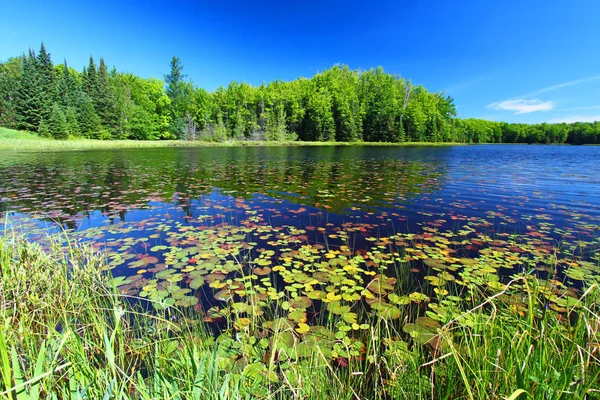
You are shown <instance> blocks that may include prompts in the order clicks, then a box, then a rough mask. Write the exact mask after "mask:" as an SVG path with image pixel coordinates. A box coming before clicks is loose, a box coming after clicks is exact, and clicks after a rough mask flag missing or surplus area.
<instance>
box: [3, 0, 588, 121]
mask: <svg viewBox="0 0 600 400" xmlns="http://www.w3.org/2000/svg"><path fill="white" fill-rule="evenodd" d="M0 15H1V16H2V19H1V21H2V23H1V24H0V61H5V60H7V59H8V58H10V57H14V56H19V55H21V54H23V53H24V52H26V51H27V50H28V49H29V48H30V47H31V48H33V49H34V50H36V51H37V50H38V49H39V47H40V44H41V42H44V44H45V45H46V48H47V50H48V51H49V52H50V54H51V56H52V59H53V61H54V63H55V64H59V63H62V62H63V60H64V59H66V60H67V62H68V64H69V65H70V66H72V67H74V68H76V69H78V70H81V69H82V68H83V66H85V65H87V63H88V60H89V55H90V54H92V55H93V56H94V58H95V59H96V60H98V59H99V58H100V57H104V59H105V61H106V63H107V64H108V65H109V66H111V67H112V66H115V67H116V68H117V70H118V71H120V72H130V73H134V74H136V75H140V76H143V77H147V78H149V77H156V78H160V79H162V78H163V77H164V75H165V74H166V73H168V72H169V62H170V60H171V58H172V57H173V56H177V57H179V58H180V59H181V62H182V64H183V66H184V69H183V72H184V73H185V74H186V75H187V77H188V79H191V80H192V81H193V82H194V84H195V85H197V86H200V87H203V88H205V89H207V90H209V91H212V90H214V89H216V88H217V87H219V86H226V85H228V84H229V82H231V81H232V80H235V81H238V82H241V81H245V82H248V83H250V84H252V85H260V84H261V83H262V82H270V81H272V80H275V79H281V80H292V79H296V78H298V77H300V76H304V77H311V76H313V75H314V74H315V73H317V72H319V71H322V70H323V69H325V68H329V67H331V66H333V65H335V64H347V65H349V66H350V68H352V69H360V70H365V69H369V68H372V67H377V66H382V67H383V68H384V69H385V71H387V72H389V73H394V74H399V75H401V76H402V77H404V78H407V79H410V80H411V81H412V82H413V83H414V84H417V85H423V86H424V87H425V88H427V89H428V90H429V91H433V92H437V91H444V92H446V94H448V95H450V96H452V97H453V98H454V102H455V104H456V106H457V113H458V116H459V117H461V118H484V119H489V120H496V121H508V122H527V123H538V122H573V121H593V120H600V23H598V16H600V1H599V0H476V1H475V0H460V1H457V0H396V1H383V0H370V1H352V0H345V1H338V0H333V1H327V0H321V1H316V0H315V1H313V0H303V1H301V0H279V1H275V0H263V1H251V0H246V1H227V0H219V1H214V0H213V1H191V0H188V1H183V0H171V1H168V0H143V1H141V0H140V1H125V0H120V1H115V0H104V1H96V2H91V1H89V2H88V1H85V0H79V1H66V0H53V1H47V0H44V1H26V0H0Z"/></svg>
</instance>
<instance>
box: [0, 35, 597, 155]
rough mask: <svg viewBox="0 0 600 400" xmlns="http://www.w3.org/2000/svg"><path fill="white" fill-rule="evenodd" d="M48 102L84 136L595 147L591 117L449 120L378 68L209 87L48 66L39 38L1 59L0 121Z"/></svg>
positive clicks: (35, 111)
mask: <svg viewBox="0 0 600 400" xmlns="http://www.w3.org/2000/svg"><path fill="white" fill-rule="evenodd" d="M54 102H58V103H59V104H60V105H61V106H62V107H63V109H64V110H65V113H66V110H67V109H68V108H69V107H74V109H75V111H76V114H77V120H78V124H79V128H80V129H79V130H80V131H81V135H83V136H84V137H89V138H104V139H127V138H131V139H135V140H156V139H187V140H207V141H225V140H230V139H233V140H269V141H281V140H298V139H299V140H302V141H324V142H331V141H336V142H357V141H367V142H391V143H398V142H400V143H401V142H429V143H438V142H462V143H547V144H552V143H571V144H600V123H598V122H595V123H574V124H545V123H544V124H508V123H504V122H493V121H485V120H477V119H464V120H463V119H458V118H456V107H455V106H454V100H453V99H452V98H451V97H450V96H447V95H445V94H444V93H431V92H428V91H427V90H426V89H425V88H423V87H422V86H414V85H412V84H411V82H410V81H408V80H406V79H404V78H402V77H400V76H396V75H392V74H389V73H386V72H385V71H384V70H383V68H381V67H379V68H376V69H370V70H367V71H358V70H351V69H350V68H349V67H348V66H347V65H335V66H333V67H332V68H330V69H327V70H324V71H323V72H320V73H317V74H316V75H315V76H313V77H312V78H310V79H307V78H299V79H297V80H294V81H290V82H282V81H279V80H276V81H273V82H271V83H269V84H262V85H260V86H257V87H253V86H250V85H249V84H247V83H245V82H242V83H239V82H236V81H232V82H231V83H230V84H229V85H228V86H227V87H220V88H218V89H217V90H215V91H214V92H212V93H209V92H207V91H206V90H204V89H202V88H198V87H195V86H194V84H193V83H192V82H191V81H188V80H186V76H185V75H184V74H183V64H182V63H181V60H180V59H179V58H177V57H173V58H172V59H171V63H170V71H169V73H168V74H166V75H165V77H164V81H160V80H158V79H143V78H140V77H138V76H135V75H132V74H124V73H119V72H117V71H116V70H113V71H111V72H109V71H108V69H107V66H106V63H105V61H104V59H103V58H100V63H99V65H96V63H95V61H94V59H93V57H92V56H90V59H89V63H88V65H87V67H85V68H84V69H83V71H82V73H81V74H79V73H78V72H77V71H75V70H73V69H72V68H69V67H68V65H67V62H66V61H65V62H64V64H62V65H59V66H57V67H53V64H52V60H51V58H50V54H49V53H48V52H47V51H46V48H45V47H44V45H43V44H42V47H41V49H40V52H39V54H38V55H36V54H35V53H34V52H33V51H31V50H30V51H29V53H28V54H27V55H23V57H21V58H11V59H9V60H8V61H6V62H5V63H2V64H0V125H1V126H5V127H11V128H18V129H22V130H27V131H31V132H37V131H38V128H39V127H40V122H41V121H42V119H43V120H45V121H46V122H44V125H43V126H42V127H41V128H42V131H44V132H45V131H47V123H48V120H49V118H50V114H51V113H52V107H53V104H54ZM90 102H91V108H90ZM72 130H74V131H76V129H74V128H73V129H72ZM70 135H71V136H76V135H74V134H70Z"/></svg>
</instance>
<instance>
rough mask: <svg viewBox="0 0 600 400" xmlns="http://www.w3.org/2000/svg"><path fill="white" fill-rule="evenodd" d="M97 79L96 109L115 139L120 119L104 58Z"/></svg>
mask: <svg viewBox="0 0 600 400" xmlns="http://www.w3.org/2000/svg"><path fill="white" fill-rule="evenodd" d="M92 61H93V60H92ZM96 79H97V82H96V91H95V94H96V97H95V98H93V99H92V100H93V101H94V108H95V109H96V114H98V117H100V122H101V123H102V125H103V126H104V127H105V128H107V129H108V130H109V131H110V133H111V135H112V136H113V137H115V136H117V135H118V132H117V121H118V117H117V110H116V104H115V97H114V94H113V92H112V89H111V87H110V84H109V76H108V70H107V69H106V64H105V63H104V58H100V66H99V67H98V74H97V78H96Z"/></svg>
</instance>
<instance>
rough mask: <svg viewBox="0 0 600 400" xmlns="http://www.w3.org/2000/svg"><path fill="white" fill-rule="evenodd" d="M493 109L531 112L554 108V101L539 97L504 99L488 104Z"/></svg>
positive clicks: (521, 112) (517, 112)
mask: <svg viewBox="0 0 600 400" xmlns="http://www.w3.org/2000/svg"><path fill="white" fill-rule="evenodd" d="M487 108H490V109H492V110H502V111H515V113H514V114H515V115H517V114H529V113H532V112H536V111H549V110H552V109H553V108H554V103H552V102H551V101H541V100H538V99H533V100H524V99H515V100H504V101H497V102H495V103H492V104H490V105H488V106H487Z"/></svg>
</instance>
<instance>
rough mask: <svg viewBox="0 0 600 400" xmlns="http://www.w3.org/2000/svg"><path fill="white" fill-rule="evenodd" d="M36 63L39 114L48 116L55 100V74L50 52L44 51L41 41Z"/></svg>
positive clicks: (44, 47) (43, 116)
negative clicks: (39, 98) (39, 100)
mask: <svg viewBox="0 0 600 400" xmlns="http://www.w3.org/2000/svg"><path fill="white" fill-rule="evenodd" d="M37 61H38V62H37V63H36V64H35V65H36V67H37V70H38V76H39V84H40V86H41V87H40V90H41V91H40V96H41V107H42V108H41V116H42V118H49V116H50V114H51V113H52V112H53V104H54V101H55V94H56V90H55V81H56V79H55V74H54V65H53V64H52V59H51V58H50V53H48V52H47V51H46V46H44V43H42V45H41V48H40V52H39V53H38V56H37Z"/></svg>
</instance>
